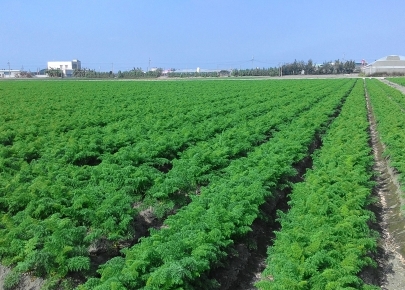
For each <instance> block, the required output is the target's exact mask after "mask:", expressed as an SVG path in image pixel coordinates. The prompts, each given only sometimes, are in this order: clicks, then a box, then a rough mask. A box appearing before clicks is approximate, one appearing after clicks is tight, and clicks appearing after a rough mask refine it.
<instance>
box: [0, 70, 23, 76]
mask: <svg viewBox="0 0 405 290" xmlns="http://www.w3.org/2000/svg"><path fill="white" fill-rule="evenodd" d="M20 72H21V71H20V70H18V69H0V78H17V77H18V76H19V75H20Z"/></svg>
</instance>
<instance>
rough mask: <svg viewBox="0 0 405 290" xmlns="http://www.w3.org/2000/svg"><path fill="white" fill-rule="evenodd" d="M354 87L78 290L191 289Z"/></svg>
mask: <svg viewBox="0 0 405 290" xmlns="http://www.w3.org/2000/svg"><path fill="white" fill-rule="evenodd" d="M353 83H354V82H353V81H347V82H345V83H344V84H343V86H341V87H340V89H337V90H336V91H334V92H333V93H329V94H328V96H327V97H326V96H325V97H324V98H321V99H320V100H319V101H318V102H317V103H315V104H314V105H313V106H312V107H311V108H310V109H309V110H306V111H304V112H302V113H301V114H300V115H299V116H298V117H297V118H295V119H294V120H292V121H291V122H285V123H283V124H282V125H280V127H279V131H277V132H275V133H274V134H273V136H272V138H271V140H269V142H265V143H263V144H261V145H260V146H257V147H255V148H254V150H252V151H251V152H249V153H248V154H247V156H246V157H242V158H239V159H236V160H233V161H232V162H231V163H230V165H229V166H228V167H226V168H225V169H224V173H223V175H222V176H221V177H220V178H216V179H213V180H212V181H211V183H210V184H209V186H207V187H205V188H203V189H202V190H201V194H200V195H197V196H194V197H193V198H192V202H191V203H190V204H189V205H187V206H186V207H183V208H182V209H180V210H179V211H178V212H177V213H176V214H175V215H172V216H170V217H169V218H168V219H167V220H166V221H165V224H164V226H163V227H162V229H160V230H159V231H157V230H153V231H151V236H150V237H147V238H142V239H141V242H140V243H138V244H136V245H135V246H133V247H131V248H128V249H125V250H123V253H124V254H125V258H124V259H122V258H120V259H117V260H114V261H110V262H107V263H106V264H105V265H104V266H102V267H101V268H100V269H99V273H100V274H101V278H100V280H99V282H96V280H95V279H92V280H91V281H90V282H89V284H85V285H83V286H81V287H80V288H81V289H90V288H94V289H106V288H111V287H118V286H119V287H126V288H129V289H179V288H182V289H192V288H193V287H194V286H193V285H195V284H194V283H198V282H196V281H197V280H198V279H199V278H200V277H202V276H204V273H205V272H206V271H207V270H209V269H210V267H211V266H212V265H215V264H216V263H218V262H219V261H220V260H221V259H222V258H224V257H225V255H226V249H227V247H228V246H230V245H231V244H232V243H233V239H234V238H236V237H238V236H243V235H245V234H246V233H247V232H249V231H250V230H251V228H250V227H251V225H252V223H253V221H254V219H255V218H257V217H258V214H259V207H260V205H261V204H263V203H264V201H265V198H266V197H269V196H271V195H272V191H269V190H268V189H274V188H276V187H277V184H278V182H279V180H281V179H282V178H283V177H286V176H291V175H294V174H295V170H294V169H293V167H292V166H293V164H295V163H296V162H298V161H299V160H301V159H302V158H303V157H304V156H305V155H306V152H307V150H308V147H309V145H310V144H311V142H313V140H314V138H315V135H316V132H317V131H318V130H319V129H320V128H321V127H322V126H323V125H324V124H325V123H326V122H327V121H328V120H329V117H330V116H331V115H332V114H333V112H334V111H335V109H336V107H337V106H338V105H339V104H340V102H341V101H342V99H343V98H344V97H345V96H346V94H347V92H348V91H350V90H351V88H352V86H353ZM321 95H322V93H321ZM297 103H298V102H297ZM297 105H298V104H297ZM95 285H97V286H96V287H95Z"/></svg>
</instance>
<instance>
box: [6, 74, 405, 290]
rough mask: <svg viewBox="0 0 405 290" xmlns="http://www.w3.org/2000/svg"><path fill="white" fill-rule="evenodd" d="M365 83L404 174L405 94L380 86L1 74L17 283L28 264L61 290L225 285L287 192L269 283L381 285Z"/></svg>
mask: <svg viewBox="0 0 405 290" xmlns="http://www.w3.org/2000/svg"><path fill="white" fill-rule="evenodd" d="M364 86H367V88H368V89H369V93H370V98H371V101H372V102H373V104H375V108H376V109H378V110H377V111H376V115H377V119H378V121H379V124H380V127H379V130H381V133H382V134H383V135H382V140H383V141H384V142H385V143H386V144H387V148H388V149H387V150H388V151H387V152H386V154H387V155H389V156H392V159H393V166H394V167H396V168H397V169H398V171H399V172H403V171H404V170H405V168H403V164H402V162H401V160H402V158H403V152H404V149H403V148H404V147H403V133H402V132H403V130H402V131H401V130H399V129H398V128H402V126H403V124H404V123H403V122H402V121H403V120H402V119H403V117H402V116H404V114H403V112H404V110H405V101H404V99H405V98H404V96H403V95H402V94H400V93H398V95H397V94H394V93H393V92H391V91H389V90H391V88H389V87H388V86H386V85H384V84H382V83H378V81H376V80H371V81H367V82H363V80H361V79H299V80H293V79H290V80H249V81H244V80H221V81H136V82H132V81H126V82H120V81H9V82H1V83H0V259H1V264H3V265H6V266H10V267H11V268H12V269H13V271H12V272H11V274H10V275H9V279H8V280H7V281H8V282H7V283H8V285H9V286H8V287H10V289H11V288H12V287H13V285H15V284H16V283H18V277H20V276H21V275H22V274H23V273H29V274H30V275H32V276H36V277H42V278H45V279H47V281H48V282H47V283H48V284H47V285H48V286H46V287H48V289H52V287H54V289H57V287H61V286H60V285H61V284H60V283H61V281H64V280H70V281H72V285H74V286H75V287H78V288H79V289H217V288H219V287H220V286H221V285H219V283H218V281H216V280H215V279H214V278H212V275H211V274H212V272H213V271H215V269H217V268H219V267H221V265H223V264H224V261H225V260H226V259H227V257H228V256H229V255H230V253H232V248H233V247H234V246H235V244H236V243H239V242H240V241H241V240H243V238H244V237H246V235H247V234H248V233H249V232H251V231H252V224H253V223H254V221H255V220H257V219H263V220H266V219H269V218H270V217H265V216H263V211H262V206H263V205H264V204H265V203H269V202H270V203H271V202H276V200H277V198H278V196H277V195H279V194H280V192H282V191H283V190H284V189H285V188H290V189H292V191H291V194H290V195H289V196H290V201H289V210H288V211H287V212H285V213H281V212H280V213H279V214H278V220H279V221H280V224H281V229H280V230H279V231H277V233H276V238H275V241H274V246H272V247H270V248H269V251H268V259H267V261H266V265H267V266H266V269H265V271H264V272H263V274H262V275H261V281H260V282H258V283H257V284H256V286H257V287H258V288H260V289H343V288H344V289H374V287H375V286H373V285H367V283H365V282H364V281H363V280H362V279H361V278H360V277H359V276H358V274H359V272H361V270H362V269H363V268H365V267H375V266H376V262H375V261H374V260H373V259H372V258H371V256H370V253H373V252H375V251H376V246H377V240H378V233H376V232H374V231H373V230H371V229H370V228H369V224H370V222H371V221H373V220H374V215H373V213H372V212H371V211H369V210H368V209H367V206H368V205H369V204H370V203H371V202H372V199H371V198H370V195H371V192H372V188H373V186H374V183H373V182H372V180H373V174H374V173H373V171H372V169H371V165H372V163H373V158H372V153H371V147H370V144H369V134H368V120H367V109H366V103H365V90H364ZM388 91H389V93H387V92H388ZM387 95H389V98H388V99H389V100H390V102H391V103H387V99H385V100H384V98H386V96H387ZM392 107H395V110H396V111H395V112H396V114H395V115H391V116H393V117H391V118H387V117H386V116H387V113H386V111H387V110H392ZM396 116H401V118H402V119H397V117H396ZM395 122H396V123H395ZM401 124H402V125H401ZM395 126H397V127H395ZM393 127H395V128H397V130H396V131H395V132H394V133H392V132H391V131H389V130H390V128H393ZM399 131H400V132H399ZM314 150H315V151H314ZM309 159H311V160H312V161H311V162H310V163H308V160H309ZM304 163H305V164H306V165H305V166H310V168H304V169H305V170H306V174H305V175H303V176H300V177H302V179H303V180H302V182H300V183H295V182H294V184H293V182H292V180H294V178H295V177H297V174H298V172H299V168H300V167H302V166H304V165H303V164H304ZM312 163H313V164H312ZM301 169H302V168H301ZM305 170H304V171H305ZM275 208H276V207H275ZM275 210H276V209H275ZM13 283H14V284H13ZM350 287H351V288H350Z"/></svg>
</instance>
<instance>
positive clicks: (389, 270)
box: [365, 80, 405, 290]
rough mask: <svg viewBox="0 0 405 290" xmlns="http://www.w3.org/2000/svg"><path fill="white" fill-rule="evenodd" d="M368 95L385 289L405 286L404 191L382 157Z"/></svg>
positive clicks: (383, 287) (378, 259) (381, 145)
mask: <svg viewBox="0 0 405 290" xmlns="http://www.w3.org/2000/svg"><path fill="white" fill-rule="evenodd" d="M382 81H384V80H382ZM365 94H366V100H367V109H368V118H369V122H370V133H371V144H372V147H373V152H374V159H375V166H374V170H375V171H377V172H378V173H379V176H377V178H376V181H377V183H378V185H377V186H376V188H375V191H376V192H375V194H376V195H377V196H378V197H379V202H378V203H376V204H375V209H374V211H375V212H376V216H377V221H378V230H379V231H380V234H381V239H380V241H379V251H378V254H377V262H378V268H379V273H380V274H379V275H380V277H379V280H380V283H381V288H382V289H385V290H391V289H392V290H397V289H405V259H404V256H405V218H404V215H403V213H402V212H401V207H402V206H403V200H402V199H401V195H403V193H402V192H401V190H400V185H399V183H398V178H397V176H396V174H395V172H394V170H393V169H392V168H391V167H390V166H389V162H388V160H386V159H385V158H384V157H383V156H382V153H383V151H384V145H383V144H382V143H381V141H380V139H379V136H378V132H377V125H376V121H375V118H374V113H373V109H372V106H371V103H370V99H369V96H368V93H367V90H365Z"/></svg>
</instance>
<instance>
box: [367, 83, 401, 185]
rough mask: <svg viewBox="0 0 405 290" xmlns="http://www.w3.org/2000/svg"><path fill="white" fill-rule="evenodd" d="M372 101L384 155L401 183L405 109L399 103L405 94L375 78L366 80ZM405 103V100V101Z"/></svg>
mask: <svg viewBox="0 0 405 290" xmlns="http://www.w3.org/2000/svg"><path fill="white" fill-rule="evenodd" d="M366 86H367V90H368V93H369V96H370V101H371V104H372V108H373V111H374V114H375V118H376V121H377V131H378V133H379V138H380V139H381V141H382V143H383V144H384V145H385V148H384V152H383V154H384V156H386V157H388V158H389V160H390V165H391V166H392V167H394V168H395V169H396V170H397V171H398V172H399V174H400V178H399V179H400V183H401V184H402V185H403V184H404V183H405V179H404V178H405V177H404V173H405V163H404V162H403V160H405V150H404V140H405V110H404V107H403V106H401V105H399V104H398V101H396V100H399V99H402V100H405V95H404V94H402V93H400V92H399V91H398V90H396V89H394V88H391V87H389V86H387V85H386V84H384V83H382V82H380V81H378V80H375V79H371V80H367V81H366ZM404 103H405V102H404Z"/></svg>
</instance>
